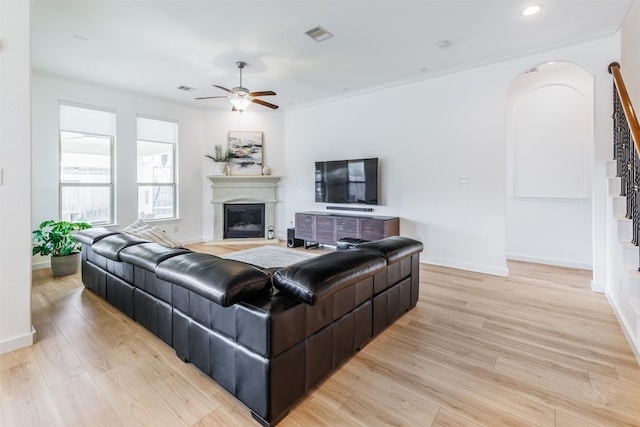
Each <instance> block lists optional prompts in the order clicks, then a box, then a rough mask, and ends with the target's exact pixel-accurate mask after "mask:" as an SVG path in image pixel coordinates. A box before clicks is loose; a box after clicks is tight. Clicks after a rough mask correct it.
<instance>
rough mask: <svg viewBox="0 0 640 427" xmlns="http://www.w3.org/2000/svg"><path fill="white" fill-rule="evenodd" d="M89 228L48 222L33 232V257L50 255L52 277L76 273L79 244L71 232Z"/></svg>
mask: <svg viewBox="0 0 640 427" xmlns="http://www.w3.org/2000/svg"><path fill="white" fill-rule="evenodd" d="M87 228H91V225H90V224H87V223H86V222H67V221H53V220H48V221H44V222H43V223H41V224H40V226H39V227H38V229H37V230H33V232H32V234H31V240H32V242H33V250H32V254H33V255H38V254H39V255H43V256H48V255H51V271H52V272H53V275H54V276H56V277H57V276H66V275H68V274H74V273H75V272H76V271H78V266H79V265H80V242H78V241H76V240H75V239H74V238H73V236H72V235H71V232H73V231H76V230H84V229H87Z"/></svg>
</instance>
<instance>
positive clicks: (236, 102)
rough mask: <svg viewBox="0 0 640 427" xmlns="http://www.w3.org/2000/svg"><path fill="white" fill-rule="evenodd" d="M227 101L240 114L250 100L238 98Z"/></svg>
mask: <svg viewBox="0 0 640 427" xmlns="http://www.w3.org/2000/svg"><path fill="white" fill-rule="evenodd" d="M229 101H231V104H233V106H234V107H235V109H236V110H238V111H240V112H242V111H244V110H245V109H246V108H247V107H248V106H249V104H251V99H249V98H244V97H240V96H238V97H233V98H229Z"/></svg>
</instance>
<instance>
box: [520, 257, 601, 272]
mask: <svg viewBox="0 0 640 427" xmlns="http://www.w3.org/2000/svg"><path fill="white" fill-rule="evenodd" d="M507 259H510V260H513V261H522V262H532V263H535V264H545V265H555V266H556V267H567V268H578V269H580V270H592V269H593V267H592V266H591V264H588V263H582V262H575V261H568V260H564V259H552V258H541V257H534V256H527V255H514V254H507Z"/></svg>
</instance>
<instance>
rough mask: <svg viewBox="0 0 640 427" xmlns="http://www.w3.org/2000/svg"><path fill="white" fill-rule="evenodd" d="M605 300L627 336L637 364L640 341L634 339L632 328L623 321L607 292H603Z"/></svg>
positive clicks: (639, 355)
mask: <svg viewBox="0 0 640 427" xmlns="http://www.w3.org/2000/svg"><path fill="white" fill-rule="evenodd" d="M605 295H606V297H607V300H608V301H609V306H611V308H612V309H613V314H615V315H616V319H618V323H619V324H620V328H621V329H622V332H623V333H624V336H625V337H626V338H627V342H628V343H629V347H631V351H633V354H634V355H635V356H636V361H637V362H638V365H640V343H639V342H638V341H636V337H635V335H634V333H633V328H632V327H631V326H630V325H629V324H628V323H627V322H626V321H625V318H624V316H623V315H622V314H620V307H618V304H617V303H616V301H615V300H614V299H613V298H610V297H609V294H607V293H606V292H605Z"/></svg>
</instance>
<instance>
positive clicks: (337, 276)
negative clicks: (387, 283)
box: [273, 250, 387, 305]
mask: <svg viewBox="0 0 640 427" xmlns="http://www.w3.org/2000/svg"><path fill="white" fill-rule="evenodd" d="M386 266H387V262H386V260H385V259H384V258H383V257H381V256H380V255H378V254H375V253H373V252H368V251H356V250H353V251H340V252H330V253H328V254H324V255H321V256H318V257H314V258H310V259H308V260H304V261H301V262H298V263H295V264H293V265H291V266H289V267H285V268H282V269H280V270H278V271H277V272H276V273H275V274H274V275H273V285H274V287H275V288H276V289H278V290H280V291H282V292H285V293H286V294H288V295H290V296H292V297H294V298H296V299H297V300H299V301H302V302H304V303H305V304H309V305H314V304H316V303H318V302H320V301H322V300H324V299H325V298H328V297H329V296H331V295H333V294H335V293H336V292H338V291H340V290H342V289H344V288H346V287H347V286H349V285H352V284H354V283H357V282H359V281H361V280H362V279H363V278H366V277H368V276H372V275H374V274H376V273H379V272H380V271H382V270H383V269H384V268H385V267H386Z"/></svg>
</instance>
